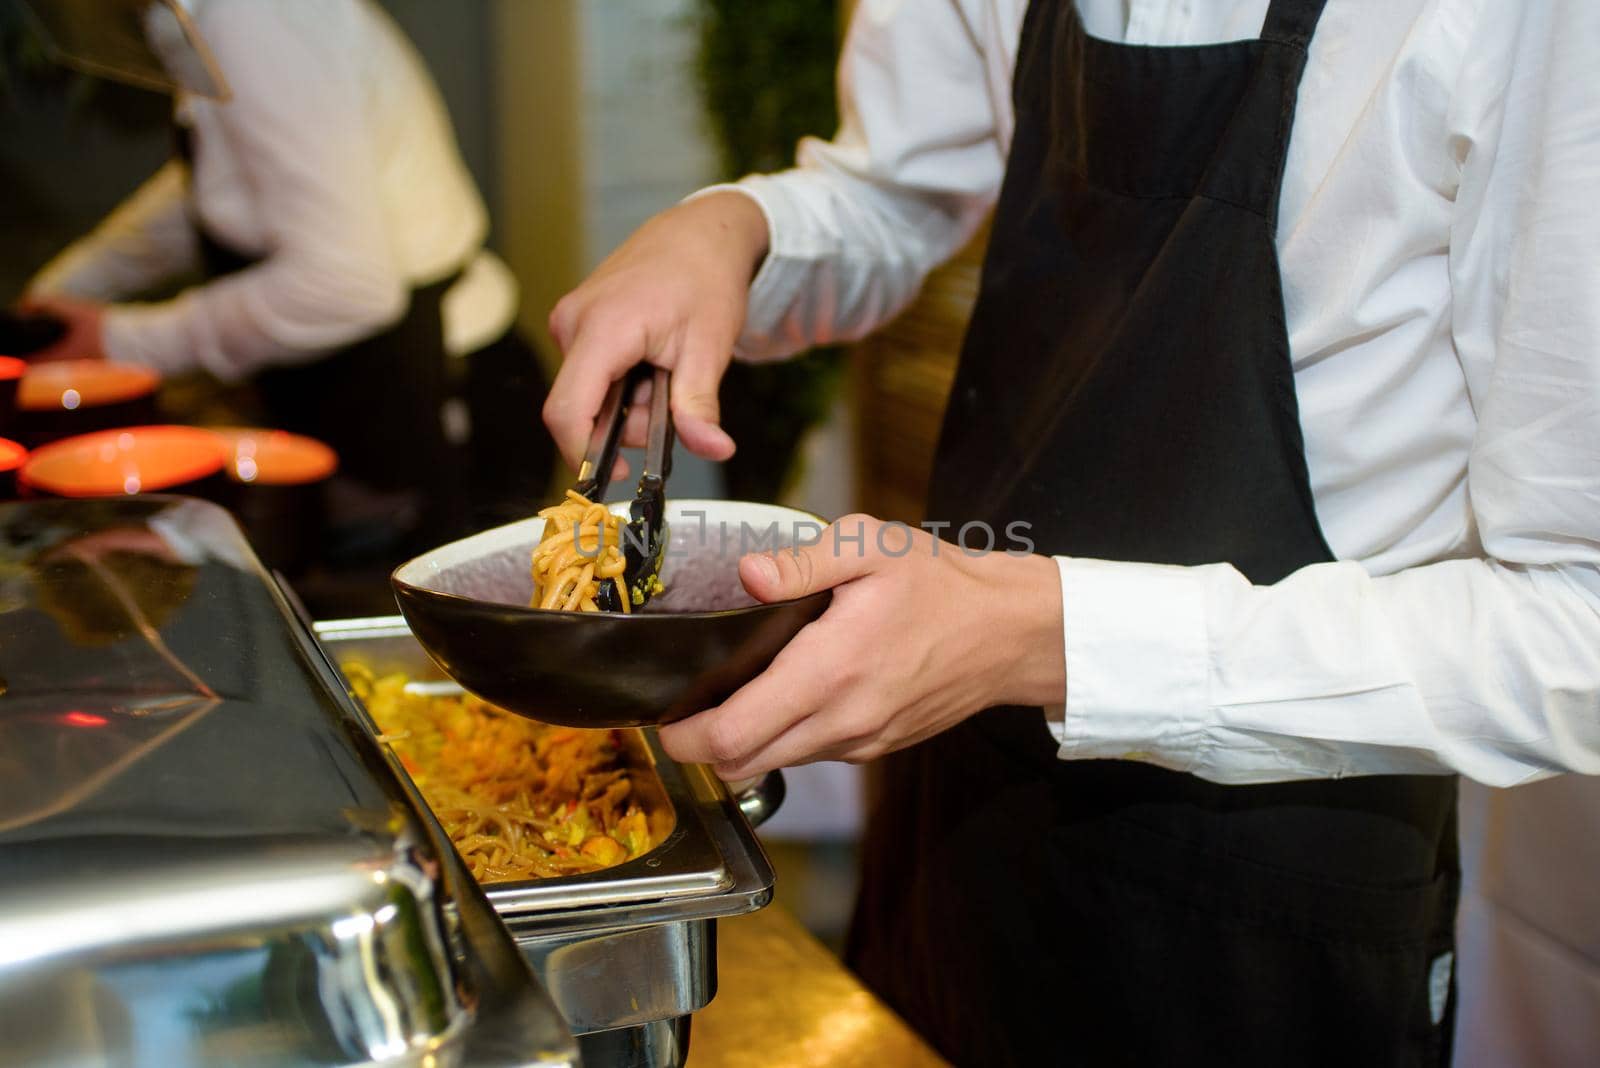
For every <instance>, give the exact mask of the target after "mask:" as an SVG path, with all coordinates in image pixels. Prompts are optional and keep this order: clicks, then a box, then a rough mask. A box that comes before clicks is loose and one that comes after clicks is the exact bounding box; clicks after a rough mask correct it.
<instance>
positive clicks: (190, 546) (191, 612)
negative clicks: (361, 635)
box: [0, 497, 759, 1068]
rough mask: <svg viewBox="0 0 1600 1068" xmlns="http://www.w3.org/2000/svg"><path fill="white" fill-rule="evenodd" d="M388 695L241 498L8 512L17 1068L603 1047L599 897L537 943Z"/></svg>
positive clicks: (10, 870) (6, 889) (2, 907)
mask: <svg viewBox="0 0 1600 1068" xmlns="http://www.w3.org/2000/svg"><path fill="white" fill-rule="evenodd" d="M359 715H360V713H359V712H358V711H357V710H356V709H355V708H354V707H353V705H352V702H351V701H350V699H349V697H348V695H347V694H346V693H345V691H344V688H343V685H342V680H341V679H339V677H338V676H337V675H336V674H335V673H334V672H333V670H332V669H331V668H330V667H329V665H328V664H327V662H326V659H325V657H324V656H323V655H322V652H321V650H320V649H319V648H318V646H317V645H316V643H315V641H314V640H313V639H312V637H311V635H310V634H309V633H308V631H307V629H306V628H305V627H304V626H303V625H302V624H301V623H300V622H299V621H297V620H296V619H295V617H294V616H293V614H292V612H291V610H290V608H289V606H288V604H287V603H286V602H285V599H284V597H283V595H282V593H281V592H280V591H279V589H278V588H277V587H276V585H275V584H274V583H273V581H272V580H271V578H270V577H269V576H268V575H267V574H266V573H265V572H263V571H262V569H261V567H260V565H259V564H258V563H257V561H256V559H255V557H254V555H253V554H252V553H251V552H250V550H249V548H248V546H247V545H246V544H245V542H244V540H243V538H242V536H241V535H240V534H239V532H238V529H237V527H236V526H235V525H234V524H233V522H232V521H231V520H230V519H229V518H228V516H227V514H226V513H225V512H223V511H222V510H220V509H218V508H216V507H214V506H212V505H209V504H204V503H201V502H199V501H193V500H185V499H181V498H159V497H145V498H133V499H127V500H119V501H53V502H40V503H35V504H26V505H0V1062H4V1063H6V1064H24V1065H50V1066H56V1065H63V1066H65V1065H72V1066H75V1068H77V1066H97V1065H108V1066H109V1065H154V1066H160V1068H186V1066H191V1065H193V1066H213V1065H216V1066H221V1065H227V1066H229V1068H254V1066H258V1065H259V1066H266V1065H287V1064H316V1065H330V1066H331V1065H389V1064H405V1065H441V1066H444V1065H450V1066H457V1065H462V1066H464V1065H486V1066H488V1065H493V1066H498V1065H507V1066H510V1065H528V1064H538V1065H565V1064H573V1063H575V1061H576V1043H575V1041H574V1039H573V1038H572V1036H571V1034H570V1031H569V1029H568V1028H567V1027H566V1025H565V1024H564V1023H563V1022H562V1020H561V1018H560V1016H559V1015H558V1013H557V1012H556V1011H555V1007H554V1006H553V1005H552V1003H551V1002H550V1000H549V998H548V997H547V996H546V995H545V993H544V992H543V991H542V990H541V989H540V987H539V985H538V983H537V980H536V979H535V976H534V974H533V970H532V968H530V966H529V959H530V956H531V957H533V958H537V957H538V955H539V954H540V953H543V954H544V956H545V961H544V964H543V966H544V967H545V969H546V971H547V973H548V974H550V975H551V976H552V977H553V978H556V979H559V980H560V981H562V982H568V983H571V982H581V981H582V979H581V975H580V973H581V971H582V968H583V967H587V966H588V965H587V964H586V962H585V961H584V959H583V958H584V956H585V954H586V953H589V952H592V950H586V949H585V948H584V945H585V943H581V942H578V941H576V940H575V939H573V936H572V933H571V932H572V931H573V930H574V929H575V928H576V926H577V924H576V923H574V922H573V914H574V913H576V912H580V911H583V910H584V909H592V908H593V907H594V906H593V904H592V903H591V902H586V901H579V900H573V901H571V902H568V903H567V907H565V908H556V907H555V906H554V904H553V903H552V901H551V900H550V899H549V897H548V895H545V896H544V898H543V899H542V900H532V899H529V900H521V899H519V900H518V902H517V903H516V905H515V907H514V908H512V909H511V915H509V916H508V921H509V925H510V927H511V928H515V929H516V931H517V934H516V938H515V939H513V935H512V931H511V930H510V929H508V924H507V923H502V922H501V921H500V919H499V918H498V917H497V916H496V912H497V911H505V910H506V904H505V903H501V902H497V903H495V904H493V905H491V903H490V901H489V900H488V899H487V898H486V897H485V896H484V895H483V893H482V892H481V890H480V889H479V888H478V887H477V886H476V885H475V884H474V883H473V881H472V880H471V878H470V877H469V876H468V875H467V874H466V872H465V871H464V870H462V867H461V865H460V863H459V861H458V860H457V858H456V856H455V853H454V851H453V850H452V849H451V848H450V847H449V844H448V842H446V841H443V840H442V839H441V838H440V836H439V834H438V829H437V827H436V825H435V824H434V823H433V821H432V820H431V819H430V818H428V816H427V815H426V810H425V808H424V807H423V806H422V803H421V801H420V799H419V798H418V797H417V796H416V794H415V792H414V790H413V789H412V787H411V786H410V784H409V783H408V782H407V781H405V780H404V779H402V778H400V777H398V776H396V775H395V774H394V773H393V769H392V767H391V765H390V764H389V763H388V761H387V758H386V756H385V754H384V752H383V750H382V749H381V747H380V746H378V745H377V743H376V742H375V741H374V740H373V738H372V736H371V734H370V733H369V732H368V731H367V730H365V729H363V727H362V725H361V723H360V721H359V720H358V718H357V717H358V716H359ZM686 796H688V797H690V798H694V799H698V798H700V797H702V796H703V797H704V799H705V800H704V805H705V806H706V807H708V808H711V807H715V805H716V804H718V800H717V799H715V798H714V797H713V796H712V793H711V792H709V791H707V792H704V793H703V794H689V795H686ZM700 803H701V802H700V801H699V800H692V801H691V802H690V803H689V806H688V812H687V815H688V816H690V817H692V816H693V814H694V812H695V811H696V808H695V806H696V805H699V804H700ZM677 815H678V818H679V820H680V821H682V820H683V819H684V818H685V811H684V810H683V809H679V810H678V811H677ZM691 822H692V820H691ZM740 830H741V829H740V828H738V827H727V828H723V830H722V832H720V833H725V834H730V835H735V836H737V835H738V834H739V833H740ZM676 833H677V831H676V830H675V831H674V834H676ZM708 833H711V834H712V837H713V838H715V835H716V833H717V832H708ZM743 833H745V834H747V833H748V830H747V829H744V831H743ZM689 837H692V835H690V834H688V833H687V832H686V833H685V838H686V839H687V838H689ZM669 853H670V851H669ZM736 868H737V864H733V865H730V866H729V868H728V869H727V877H728V879H729V881H730V884H736V883H738V882H739V880H740V879H742V878H745V877H747V876H748V875H749V873H748V872H740V871H738V870H735V869H736ZM758 874H759V873H758ZM674 893H676V891H674ZM674 893H666V894H664V895H663V896H662V897H661V898H659V899H656V900H653V901H650V902H645V901H638V900H636V901H635V903H634V904H632V905H629V906H627V909H637V915H636V916H635V918H634V920H632V921H631V922H632V925H633V927H632V930H635V931H639V930H648V928H645V927H644V924H646V923H647V922H652V921H651V920H650V919H647V917H655V916H659V915H661V914H663V913H667V914H670V913H672V912H673V911H674V910H677V909H681V908H683V907H684V903H685V902H686V901H687V900H688V898H689V897H690V896H691V895H689V894H687V893H677V896H674ZM533 897H534V898H538V897H539V895H533ZM627 909H613V910H612V911H611V915H610V917H609V919H608V920H607V922H606V923H605V924H604V925H603V929H604V930H605V931H606V933H607V936H608V937H615V938H617V939H620V940H623V941H626V939H627V938H629V937H632V938H635V939H640V940H648V936H646V935H645V934H642V933H640V934H631V935H630V934H627V933H626V932H628V931H629V928H628V925H627V924H626V923H624V922H622V921H621V919H620V916H621V915H622V914H623V913H624V912H626V911H627ZM544 915H550V916H553V917H556V919H554V920H552V921H551V922H550V923H549V924H546V923H545V922H543V921H542V920H541V919H540V917H541V916H544ZM669 929H670V928H669ZM563 938H566V939H569V940H570V941H569V942H568V943H563V942H562V941H561V940H562V939H563ZM519 942H520V943H521V944H522V945H521V952H519V945H518V943H519ZM566 953H570V954H571V955H572V957H573V965H572V966H571V967H569V966H568V965H567V963H566V960H565V958H563V957H562V955H563V954H566ZM552 960H555V961H556V964H555V965H554V966H553V965H552V964H551V963H550V962H551V961H552ZM691 985H692V984H691ZM642 993H644V994H646V995H648V992H642ZM641 1004H643V1002H642V1001H641Z"/></svg>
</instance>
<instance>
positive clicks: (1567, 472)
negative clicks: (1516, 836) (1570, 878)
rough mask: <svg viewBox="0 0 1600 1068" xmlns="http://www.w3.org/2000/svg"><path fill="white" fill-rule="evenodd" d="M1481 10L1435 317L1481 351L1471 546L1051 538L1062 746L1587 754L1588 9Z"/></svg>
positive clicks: (1592, 564)
mask: <svg viewBox="0 0 1600 1068" xmlns="http://www.w3.org/2000/svg"><path fill="white" fill-rule="evenodd" d="M1489 9H1491V10H1494V11H1496V12H1497V13H1498V14H1497V16H1496V18H1498V19H1501V20H1502V21H1505V22H1509V23H1511V24H1510V25H1498V24H1497V25H1493V26H1489V25H1488V24H1486V25H1485V27H1484V28H1483V30H1482V32H1481V33H1480V39H1479V40H1478V41H1477V43H1476V44H1475V45H1474V49H1475V52H1474V55H1473V56H1472V57H1471V58H1470V59H1469V62H1468V64H1467V66H1466V68H1465V70H1464V72H1463V76H1462V79H1461V83H1460V85H1459V86H1458V87H1457V91H1456V101H1455V105H1456V111H1457V112H1458V115H1459V118H1460V120H1461V127H1460V128H1461V133H1460V138H1459V140H1460V152H1461V155H1462V160H1461V181H1460V186H1459V190H1458V193H1457V197H1456V203H1455V222H1454V224H1453V227H1452V234H1451V241H1450V259H1451V283H1452V289H1453V308H1452V333H1453V339H1454V342H1455V345H1456V348H1457V351H1458V353H1459V354H1461V355H1462V356H1463V358H1464V363H1468V362H1471V363H1476V362H1479V361H1481V363H1482V365H1483V366H1485V367H1489V368H1491V371H1490V373H1488V374H1487V375H1485V376H1484V377H1483V378H1482V379H1481V380H1476V381H1471V382H1469V388H1470V389H1471V392H1472V401H1473V407H1474V410H1475V412H1476V415H1477V419H1478V430H1477V434H1476V437H1475V439H1474V442H1473V446H1472V452H1471V458H1470V463H1469V467H1468V491H1469V497H1470V501H1471V508H1472V514H1473V519H1474V521H1475V523H1476V527H1477V533H1478V535H1479V540H1480V541H1481V544H1482V551H1483V553H1484V556H1483V557H1482V558H1476V559H1458V560H1449V561H1444V562H1439V563H1433V564H1429V565H1426V566H1420V567H1415V568H1411V569H1409V570H1404V571H1400V572H1398V573H1395V574H1390V575H1382V576H1375V575H1372V574H1369V573H1368V572H1367V570H1366V569H1364V568H1363V567H1362V566H1361V565H1360V564H1358V563H1353V562H1339V563H1330V564H1319V565H1315V566H1311V567H1307V568H1305V569H1303V570H1301V571H1299V572H1298V573H1296V574H1294V575H1292V576H1290V577H1289V578H1287V579H1285V580H1284V581H1282V582H1280V583H1278V584H1276V585H1274V586H1271V587H1256V586H1252V585H1250V583H1248V582H1247V581H1246V580H1245V579H1244V578H1243V577H1242V576H1241V575H1240V574H1239V573H1238V572H1236V571H1235V570H1234V569H1233V568H1231V567H1228V566H1225V565H1213V566H1208V567H1196V568H1176V567H1154V566H1150V565H1140V564H1123V563H1105V562H1100V561H1091V560H1078V559H1066V560H1062V561H1061V577H1062V586H1063V598H1064V606H1065V616H1066V635H1065V649H1066V658H1067V680H1068V682H1067V704H1066V708H1065V712H1064V714H1063V715H1061V717H1060V718H1059V719H1058V720H1057V721H1056V722H1055V723H1054V728H1055V730H1056V732H1057V736H1058V738H1059V739H1060V740H1061V756H1062V757H1063V758H1080V757H1133V758H1135V759H1144V760H1149V761H1151V762H1154V763H1157V764H1160V765H1163V766H1166V767H1171V768H1175V769H1179V770H1184V771H1190V772H1193V773H1195V774H1197V775H1200V776H1203V777H1205V778H1208V779H1213V780H1216V781H1223V782H1256V781H1265V780H1276V779H1294V778H1313V777H1330V776H1331V777H1338V776H1344V775H1354V774H1371V773H1385V772H1422V773H1429V772H1446V771H1452V770H1454V771H1459V772H1461V773H1463V774H1466V775H1468V776H1470V777H1472V778H1475V779H1478V780H1480V781H1483V782H1485V783H1488V784H1490V785H1495V786H1508V785H1512V784H1516V783H1520V782H1526V781H1529V780H1532V779H1536V778H1540V777H1543V776H1545V775H1548V774H1552V773H1555V772H1558V771H1563V770H1567V771H1577V772H1584V773H1590V774H1595V773H1600V254H1597V252H1596V250H1597V249H1600V211H1596V209H1595V193H1596V189H1597V188H1600V186H1597V182H1600V136H1597V134H1596V131H1597V130H1600V80H1596V79H1595V78H1594V75H1593V69H1592V65H1593V56H1594V54H1595V52H1596V49H1597V48H1600V7H1596V6H1595V5H1593V4H1591V3H1588V2H1587V0H1553V2H1551V3H1544V4H1527V5H1494V4H1491V5H1489ZM1468 356H1474V357H1478V358H1479V359H1478V360H1473V361H1468V360H1466V359H1465V357H1468ZM1332 358H1335V359H1336V358H1337V356H1334V357H1332ZM1420 417H1421V416H1419V418H1420ZM1403 459H1404V458H1399V459H1398V460H1397V463H1403Z"/></svg>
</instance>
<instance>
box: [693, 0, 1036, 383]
mask: <svg viewBox="0 0 1600 1068" xmlns="http://www.w3.org/2000/svg"><path fill="white" fill-rule="evenodd" d="M997 21H1001V20H999V19H997V17H996V14H995V12H994V10H993V7H992V5H991V4H989V3H987V2H980V0H868V2H865V3H862V4H859V5H857V8H856V11H855V15H854V17H853V19H852V22H851V26H850V32H849V34H848V36H847V38H846V42H845V47H844V54H843V56H842V58H841V60H840V66H839V106H840V127H839V131H838V133H837V135H836V136H835V137H834V139H833V140H832V141H823V140H820V139H818V138H807V139H805V140H804V141H802V142H801V144H800V147H799V152H798V158H797V165H796V167H795V168H794V169H792V170H788V171H784V172H782V173H780V174H773V175H752V176H751V177H748V178H745V179H744V180H743V181H741V182H740V183H738V184H737V185H727V186H716V187H713V188H714V189H735V190H739V191H741V192H743V193H745V194H747V195H749V196H751V197H752V198H754V199H755V201H756V202H757V203H758V204H759V205H760V207H761V210H762V212H763V213H764V214H765V215H766V218H767V222H768V230H769V235H770V242H771V247H770V250H769V252H768V254H767V258H766V260H765V262H764V263H763V264H762V266H761V269H760V271H759V273H758V274H757V276H756V278H755V281H754V283H753V285H752V286H751V291H750V303H749V311H748V318H747V320H746V323H745V329H744V333H743V335H742V336H741V338H740V340H739V343H738V346H737V349H736V352H737V354H738V355H739V356H740V357H741V358H744V359H753V360H760V359H777V358H780V357H783V356H788V355H792V354H793V353H795V352H797V351H800V350H801V349H804V348H807V347H809V346H811V345H815V344H824V343H828V342H834V341H841V340H850V339H853V338H858V337H861V336H863V335H865V334H867V333H869V332H870V331H871V330H872V329H873V328H874V327H876V326H878V325H880V324H882V323H883V322H885V321H887V320H888V319H890V318H891V317H893V316H894V314H895V313H896V312H898V311H899V310H900V309H902V308H904V307H905V306H906V305H907V304H908V303H910V302H911V300H912V299H913V298H915V297H916V294H917V291H918V289H919V288H920V287H921V285H922V281H923V279H924V278H925V277H926V276H927V274H928V272H929V271H930V270H932V269H933V268H934V267H936V266H938V265H939V264H940V263H942V262H943V261H944V260H946V259H948V258H949V257H950V256H952V255H953V254H954V253H955V252H956V251H958V250H959V249H960V248H961V247H962V245H964V244H965V243H966V241H967V240H968V239H969V238H970V237H971V236H972V234H973V233H974V231H975V230H976V229H977V227H978V226H979V224H981V223H982V221H983V219H984V217H985V215H986V214H987V213H988V210H989V208H990V206H991V205H992V204H993V203H994V199H995V196H996V194H997V191H998V189H999V186H1000V178H1001V174H1002V172H1003V171H1004V168H1005V156H1004V149H1003V147H1002V137H1003V135H1004V134H1005V133H1006V132H1007V131H1004V130H1000V129H997V123H998V122H1000V121H1002V120H1008V118H1009V112H1008V111H1006V110H1005V109H1001V111H1003V112H1004V115H1003V116H997V111H996V108H995V96H994V94H995V93H996V92H999V93H1001V94H1004V93H1008V92H1009V87H1008V86H1006V85H1003V84H1001V85H996V84H992V81H993V79H992V78H991V73H992V69H999V68H1000V67H1002V66H1005V67H1008V66H1009V62H1008V61H1007V62H1005V63H994V62H992V59H993V57H988V58H987V59H986V51H987V50H989V49H994V48H1005V49H1009V50H1013V51H1014V49H1015V38H1014V37H1013V36H1007V35H1006V33H1005V31H1004V28H1003V27H1002V28H997V27H996V26H995V23H996V22H997ZM1002 99H1003V96H1002ZM708 191H709V190H707V192H708Z"/></svg>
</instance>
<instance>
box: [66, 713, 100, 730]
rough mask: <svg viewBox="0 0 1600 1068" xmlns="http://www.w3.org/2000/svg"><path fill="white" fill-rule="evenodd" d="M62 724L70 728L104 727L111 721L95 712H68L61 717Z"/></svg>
mask: <svg viewBox="0 0 1600 1068" xmlns="http://www.w3.org/2000/svg"><path fill="white" fill-rule="evenodd" d="M61 722H63V723H65V724H66V725H67V726H69V727H104V726H105V725H106V724H107V723H110V722H111V721H110V720H108V719H106V717H104V716H97V715H95V714H94V713H93V712H77V711H73V712H67V713H64V714H63V715H62V717H61Z"/></svg>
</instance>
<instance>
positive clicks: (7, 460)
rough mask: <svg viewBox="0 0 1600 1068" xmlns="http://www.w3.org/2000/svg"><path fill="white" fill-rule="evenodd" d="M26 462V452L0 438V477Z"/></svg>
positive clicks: (12, 442) (11, 442)
mask: <svg viewBox="0 0 1600 1068" xmlns="http://www.w3.org/2000/svg"><path fill="white" fill-rule="evenodd" d="M27 462H28V450H27V449H24V448H23V447H22V446H21V445H18V444H17V443H16V442H14V441H7V440H6V439H5V438H0V475H3V474H6V473H8V472H11V471H15V470H16V469H17V468H19V467H21V466H22V465H23V464H25V463H27Z"/></svg>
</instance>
